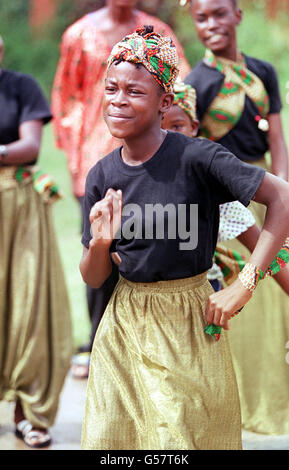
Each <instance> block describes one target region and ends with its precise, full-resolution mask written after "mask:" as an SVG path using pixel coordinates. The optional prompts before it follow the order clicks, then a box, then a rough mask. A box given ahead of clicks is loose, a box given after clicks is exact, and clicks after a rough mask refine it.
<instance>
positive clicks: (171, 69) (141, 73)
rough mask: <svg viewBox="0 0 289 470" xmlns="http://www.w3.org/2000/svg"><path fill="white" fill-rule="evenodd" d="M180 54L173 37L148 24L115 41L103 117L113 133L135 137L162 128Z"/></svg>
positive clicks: (171, 94) (169, 104)
mask: <svg viewBox="0 0 289 470" xmlns="http://www.w3.org/2000/svg"><path fill="white" fill-rule="evenodd" d="M177 64H178V56H177V52H176V47H175V46H174V44H173V43H172V40H171V39H170V38H167V37H162V36H161V35H160V34H157V33H154V32H153V28H152V27H145V28H143V29H140V30H137V31H136V32H135V33H133V34H131V35H129V36H126V37H125V38H124V39H123V40H122V41H121V42H119V43H118V44H116V45H115V46H114V47H113V49H112V52H111V55H110V58H109V60H108V70H107V75H106V84H105V93H104V102H103V109H104V118H105V121H106V123H107V125H108V127H109V130H110V132H111V133H112V135H114V136H115V137H118V138H120V139H132V138H136V137H138V136H140V135H141V134H142V133H144V132H146V131H148V130H149V129H151V128H153V127H154V128H155V129H157V128H159V129H160V128H161V119H162V115H163V114H164V113H165V112H166V111H167V110H168V109H169V107H170V106H171V104H172V102H173V85H174V83H175V80H176V78H177V76H178V68H177Z"/></svg>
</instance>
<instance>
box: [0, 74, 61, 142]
mask: <svg viewBox="0 0 289 470" xmlns="http://www.w3.org/2000/svg"><path fill="white" fill-rule="evenodd" d="M0 110H1V113H0V145H6V144H10V143H12V142H15V141H16V140H18V139H19V126H20V124H22V123H23V122H26V121H32V120H36V119H37V120H42V121H43V124H46V123H47V122H49V121H50V120H51V118H52V115H51V112H50V108H49V105H48V102H47V100H46V98H45V96H44V94H43V93H42V90H41V89H40V87H39V85H38V83H37V82H36V80H35V79H34V78H33V77H31V76H30V75H26V74H23V73H20V72H14V71H11V70H3V69H2V71H1V74H0Z"/></svg>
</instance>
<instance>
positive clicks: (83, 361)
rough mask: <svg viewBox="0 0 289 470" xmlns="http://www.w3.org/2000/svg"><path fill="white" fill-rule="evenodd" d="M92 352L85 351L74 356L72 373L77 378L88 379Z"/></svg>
mask: <svg viewBox="0 0 289 470" xmlns="http://www.w3.org/2000/svg"><path fill="white" fill-rule="evenodd" d="M89 363H90V353H89V352H83V353H79V354H76V355H75V356H73V358H72V364H71V373H72V376H73V377H74V378H76V379H87V378H88V374H89Z"/></svg>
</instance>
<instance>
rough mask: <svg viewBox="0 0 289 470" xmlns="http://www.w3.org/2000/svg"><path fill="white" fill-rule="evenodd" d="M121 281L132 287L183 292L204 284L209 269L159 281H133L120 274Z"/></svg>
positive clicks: (145, 289) (143, 289)
mask: <svg viewBox="0 0 289 470" xmlns="http://www.w3.org/2000/svg"><path fill="white" fill-rule="evenodd" d="M119 278H120V281H122V282H124V283H126V284H127V285H129V286H130V287H131V288H132V289H135V290H139V291H147V292H149V291H151V292H181V291H187V290H191V289H195V288H197V287H200V286H202V285H203V284H204V283H205V282H206V281H207V271H206V272H204V273H201V274H198V275H197V276H193V277H187V278H183V279H172V280H169V281H157V282H132V281H129V280H128V279H125V278H124V277H122V276H121V275H120V277H119Z"/></svg>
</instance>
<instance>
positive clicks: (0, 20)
mask: <svg viewBox="0 0 289 470" xmlns="http://www.w3.org/2000/svg"><path fill="white" fill-rule="evenodd" d="M155 1H157V0H151V1H149V0H144V1H143V5H144V6H145V8H146V9H150V8H151V7H152V6H154V3H155ZM101 3H103V0H99V1H96V0H61V1H60V2H59V5H60V6H59V11H58V15H57V18H56V20H55V21H54V22H53V23H51V24H49V25H47V26H46V27H45V28H44V29H43V30H42V31H41V34H38V35H35V34H32V32H31V31H30V29H29V26H28V6H29V2H28V0H7V1H6V0H1V2H0V34H1V35H2V36H3V39H4V42H5V58H4V63H3V66H4V67H6V68H10V69H12V70H18V71H22V72H25V73H28V74H31V75H33V76H34V77H35V78H36V79H37V81H38V82H39V83H40V85H41V86H42V88H43V89H44V91H45V93H46V96H47V98H48V99H49V98H50V93H51V86H52V82H53V78H54V74H55V70H56V66H57V61H58V58H59V43H60V40H61V35H62V33H63V31H64V30H65V28H66V27H67V26H68V25H69V24H71V23H72V22H73V21H75V20H76V19H77V18H79V17H80V16H82V15H83V14H84V13H86V12H88V11H91V10H92V9H94V8H95V5H96V4H97V5H101ZM240 6H241V7H243V11H244V21H243V23H242V24H241V26H240V27H239V44H240V48H241V50H242V51H244V52H246V53H247V54H249V55H253V56H256V57H259V58H261V59H264V60H268V61H269V62H271V63H273V64H274V66H275V68H276V69H277V72H278V75H279V80H280V90H281V95H282V99H283V103H284V108H283V123H284V126H285V135H286V138H287V135H288V131H289V119H288V118H289V66H288V57H289V54H288V44H289V16H288V12H286V11H281V12H280V14H279V16H278V18H277V19H276V21H274V22H272V21H269V20H268V18H267V17H266V13H265V0H256V1H252V0H240ZM158 16H159V17H160V18H162V19H163V20H164V21H166V22H168V23H169V24H170V25H171V26H172V27H173V29H174V30H175V32H176V34H177V36H178V38H179V39H180V41H181V42H182V44H183V46H184V48H185V52H186V56H187V58H188V60H189V62H190V64H191V65H194V64H195V62H196V61H198V60H200V59H201V57H202V55H203V47H202V46H201V45H200V43H199V42H198V40H197V37H196V34H195V30H194V26H193V23H192V20H191V17H190V13H189V9H188V8H187V7H185V8H180V7H178V2H177V1H176V0H164V1H163V4H162V7H161V8H160V10H159V14H158ZM287 83H288V88H287V87H286V85H287ZM287 94H288V104H287V103H286V95H287ZM287 143H288V144H289V139H288V138H287ZM39 163H40V165H41V167H42V169H43V170H45V171H48V172H49V173H50V174H51V175H52V176H53V177H54V179H55V181H56V183H58V184H59V186H60V187H61V188H62V190H63V192H64V195H65V197H64V199H63V200H62V201H60V202H58V203H57V204H55V206H54V209H53V214H54V218H55V227H56V231H57V236H58V241H59V247H60V252H61V258H62V261H63V267H64V271H65V276H66V280H67V286H68V291H69V297H70V303H71V315H72V321H73V328H74V339H75V345H76V346H78V345H80V344H82V343H83V342H84V341H86V340H87V339H88V336H89V330H90V324H89V319H88V314H87V307H86V300H85V286H84V284H83V282H82V280H81V277H80V273H79V269H78V264H79V260H80V257H81V252H82V248H81V243H80V225H81V221H80V211H79V206H78V203H77V201H76V200H75V198H74V196H73V195H72V191H71V182H70V176H69V172H68V169H67V163H66V158H65V156H64V154H63V152H62V151H60V150H58V149H56V147H55V144H54V139H53V130H52V126H51V125H48V126H45V130H44V135H43V145H42V150H41V154H40V159H39Z"/></svg>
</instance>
